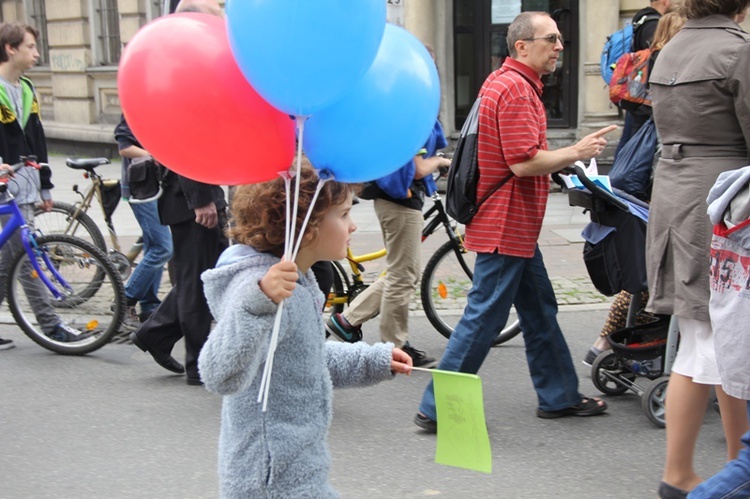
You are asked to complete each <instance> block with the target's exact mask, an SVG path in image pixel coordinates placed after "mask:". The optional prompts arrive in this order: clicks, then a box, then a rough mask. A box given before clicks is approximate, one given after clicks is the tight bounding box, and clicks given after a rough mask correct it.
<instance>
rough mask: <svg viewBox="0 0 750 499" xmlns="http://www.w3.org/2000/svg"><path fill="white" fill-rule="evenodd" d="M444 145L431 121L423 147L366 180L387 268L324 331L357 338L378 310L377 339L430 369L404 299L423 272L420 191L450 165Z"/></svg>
mask: <svg viewBox="0 0 750 499" xmlns="http://www.w3.org/2000/svg"><path fill="white" fill-rule="evenodd" d="M447 145H448V142H447V141H446V140H445V136H444V135H443V128H442V126H441V125H440V122H437V121H436V122H435V126H434V127H433V129H432V133H431V134H430V137H429V139H427V143H426V144H425V146H424V148H423V149H422V150H421V151H419V154H417V155H416V156H415V157H414V159H413V160H411V161H409V163H407V164H406V165H404V166H403V167H401V168H400V169H399V170H397V171H395V172H394V173H392V174H390V175H388V176H386V177H383V178H380V179H378V180H377V181H375V182H372V183H370V184H368V190H369V191H370V196H372V197H373V198H374V199H375V202H374V204H375V213H376V214H377V217H378V221H379V222H380V230H381V231H382V233H383V240H384V241H385V248H386V250H387V253H386V256H385V258H386V272H385V273H384V274H382V275H381V276H380V277H379V278H378V279H377V280H376V281H375V282H374V283H373V284H371V285H370V286H368V287H367V289H366V290H365V291H363V292H362V293H361V294H360V295H359V296H357V297H356V298H355V299H354V300H353V301H352V303H351V305H350V306H349V308H348V309H347V310H346V311H345V312H344V313H343V314H334V315H332V316H331V317H330V318H329V319H328V321H327V322H326V331H327V332H328V333H330V334H333V335H335V336H337V337H338V338H340V339H342V340H344V341H348V342H356V341H360V340H361V339H362V324H363V323H364V322H367V321H368V320H370V319H372V318H373V317H375V316H376V315H378V313H379V314H380V339H381V341H386V342H392V343H393V344H395V345H396V346H397V347H399V348H402V349H403V350H404V351H405V352H406V353H408V354H409V355H410V356H411V358H412V360H413V361H414V365H415V366H416V367H425V368H432V367H435V365H436V364H437V361H436V360H435V359H433V358H432V357H429V356H428V355H427V354H426V353H425V352H423V351H422V350H418V349H416V348H414V347H413V346H412V345H411V344H410V343H409V304H410V303H411V299H412V296H413V295H414V290H415V289H416V287H417V283H418V282H419V276H420V274H421V272H422V259H421V255H422V227H423V225H424V218H423V217H422V207H423V206H424V197H425V195H432V193H433V192H435V191H436V190H437V186H436V185H435V182H434V180H433V179H432V172H434V171H435V170H437V169H438V168H439V167H441V166H442V167H448V166H450V160H449V159H447V158H445V157H439V156H436V155H435V154H436V153H437V151H438V150H439V149H442V148H444V147H445V146H447Z"/></svg>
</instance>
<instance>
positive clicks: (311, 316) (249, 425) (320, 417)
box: [200, 167, 411, 498]
mask: <svg viewBox="0 0 750 499" xmlns="http://www.w3.org/2000/svg"><path fill="white" fill-rule="evenodd" d="M299 179H300V191H299V193H300V196H299V212H298V219H297V228H298V230H297V232H298V234H297V235H298V237H300V238H301V240H302V244H301V246H300V250H299V253H298V254H297V256H296V258H295V260H294V261H281V257H282V255H283V253H284V240H285V234H284V227H285V223H284V220H285V218H286V216H285V208H286V206H285V195H284V181H283V180H282V179H280V178H279V179H276V180H274V181H271V182H266V183H262V184H252V185H244V186H241V187H239V188H238V189H237V191H236V192H235V195H234V199H233V203H232V219H233V224H232V229H231V231H230V233H231V236H232V238H233V239H234V240H235V241H237V243H238V244H235V245H233V246H232V247H230V248H229V249H228V250H227V251H225V252H224V253H223V254H222V255H221V258H220V260H219V262H218V264H217V267H216V268H215V269H213V270H209V271H206V272H205V273H204V274H203V279H204V281H205V283H206V296H207V297H208V301H209V304H210V306H211V310H212V311H213V312H214V315H215V316H216V319H217V324H216V328H214V330H213V331H212V332H211V335H210V336H209V338H208V341H207V342H206V345H205V347H204V348H203V351H202V352H201V354H200V373H201V376H202V378H203V381H204V382H205V383H206V388H207V389H208V390H209V391H211V392H215V393H219V394H221V395H224V399H223V402H222V411H221V435H220V437H219V483H220V495H221V497H237V498H239V497H247V498H250V497H279V498H281V497H289V498H293V497H294V498H296V497H299V498H302V497H309V498H326V497H338V494H336V493H335V492H334V491H333V489H332V487H331V485H330V483H329V482H328V471H329V468H330V466H331V458H330V455H329V452H328V447H327V445H326V435H327V433H328V427H329V425H330V423H331V409H332V406H333V403H332V399H333V390H332V388H333V387H334V386H335V387H346V386H365V385H372V384H375V383H377V382H379V381H384V380H387V379H391V378H393V375H394V374H395V373H397V372H398V373H407V374H408V373H409V372H410V371H411V358H410V357H409V356H408V355H407V354H406V353H405V352H404V351H402V350H400V349H398V348H394V345H393V344H392V343H378V344H375V345H367V344H365V343H364V342H359V343H357V344H353V345H352V344H348V343H341V342H338V341H326V340H325V335H324V329H323V320H322V315H321V312H320V310H321V306H322V304H323V302H324V300H325V298H324V296H323V293H321V292H320V291H319V289H318V285H317V283H316V282H315V278H314V276H313V272H312V271H311V270H310V267H311V266H312V264H313V263H315V262H317V261H326V260H339V259H342V258H345V257H346V248H347V246H348V245H349V240H350V238H351V234H352V232H354V231H355V230H356V226H355V225H354V222H353V221H352V219H351V216H350V212H351V206H352V191H351V188H350V187H349V186H348V185H347V184H343V183H340V182H335V181H329V182H326V183H325V184H324V185H323V186H322V187H321V189H320V194H319V197H318V199H317V201H315V199H314V195H315V193H316V186H317V184H318V178H317V177H316V176H315V174H314V172H313V170H312V168H310V167H305V168H303V169H302V171H300V172H299ZM312 203H315V204H314V205H312ZM308 210H310V219H309V221H308V225H307V227H306V229H305V231H304V233H303V232H302V219H303V217H304V216H305V214H306V213H308ZM282 300H283V303H284V309H283V313H282V317H281V329H280V331H279V337H278V344H277V346H276V350H275V355H274V362H273V374H272V375H271V377H270V381H269V383H270V391H269V396H268V406H267V410H264V409H263V404H260V403H258V400H257V398H258V392H259V390H260V386H261V379H262V378H263V376H262V371H263V366H264V365H265V360H266V354H267V352H268V348H269V343H270V333H271V330H272V329H273V322H274V318H275V316H276V311H277V308H278V304H279V303H281V302H282Z"/></svg>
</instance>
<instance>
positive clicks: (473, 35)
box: [453, 0, 578, 129]
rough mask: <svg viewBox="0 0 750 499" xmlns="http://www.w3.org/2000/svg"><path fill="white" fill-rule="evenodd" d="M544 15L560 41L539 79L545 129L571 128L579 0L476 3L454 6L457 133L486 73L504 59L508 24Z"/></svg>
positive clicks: (485, 0) (457, 2)
mask: <svg viewBox="0 0 750 499" xmlns="http://www.w3.org/2000/svg"><path fill="white" fill-rule="evenodd" d="M525 11H543V12H548V13H549V14H550V15H551V16H552V18H553V19H554V20H555V21H556V22H557V25H558V27H559V28H560V32H561V33H562V34H563V37H564V38H565V51H564V52H563V53H561V55H560V59H559V60H558V68H557V70H556V71H555V72H554V73H552V74H549V75H545V76H544V77H543V78H542V82H543V83H544V92H543V96H542V101H543V102H544V106H545V108H546V109H547V124H548V126H549V127H550V128H569V127H573V126H575V121H576V114H575V111H576V109H577V102H576V98H577V94H576V92H577V78H576V68H577V52H576V50H575V47H576V45H577V44H576V43H575V42H576V41H577V39H578V23H577V19H578V0H477V1H462V0H454V2H453V23H454V25H453V47H454V61H455V102H456V114H455V123H454V125H455V127H456V129H460V128H461V126H462V125H463V123H464V121H465V120H466V115H467V114H468V112H469V110H470V109H471V105H472V104H473V103H474V99H476V95H477V93H478V92H479V89H480V88H481V86H482V83H483V82H484V80H485V78H486V77H487V75H488V74H489V73H490V72H492V71H494V70H495V69H497V68H499V67H500V66H501V65H502V64H503V61H505V58H506V57H507V56H508V47H507V44H506V41H505V39H506V36H507V34H508V26H509V25H510V23H511V22H512V21H513V19H514V18H515V17H516V15H518V14H519V13H520V12H525Z"/></svg>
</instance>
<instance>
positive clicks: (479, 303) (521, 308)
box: [419, 246, 581, 421]
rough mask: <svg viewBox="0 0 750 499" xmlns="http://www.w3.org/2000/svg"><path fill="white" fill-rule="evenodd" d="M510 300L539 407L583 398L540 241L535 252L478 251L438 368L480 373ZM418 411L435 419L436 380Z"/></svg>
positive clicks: (552, 407)
mask: <svg viewBox="0 0 750 499" xmlns="http://www.w3.org/2000/svg"><path fill="white" fill-rule="evenodd" d="M511 305H515V306H516V311H517V312H518V317H519V320H520V323H521V330H522V331H523V339H524V343H525V344H526V360H527V362H528V364H529V371H530V372H531V380H532V382H533V383H534V388H535V389H536V393H537V397H538V399H539V409H542V410H544V411H554V410H558V409H565V408H566V407H571V406H574V405H576V404H578V403H580V402H581V395H580V394H579V393H578V376H576V372H575V368H574V367H573V360H572V359H571V357H570V350H568V345H567V343H565V338H563V334H562V331H561V330H560V326H559V325H558V324H557V300H556V298H555V292H554V291H553V290H552V284H551V283H550V280H549V276H548V275H547V269H546V268H545V267H544V261H543V260H542V253H541V252H540V251H539V247H538V246H537V248H536V251H535V253H534V256H533V257H532V258H518V257H512V256H506V255H498V254H496V253H491V254H490V253H480V254H478V255H477V260H476V264H475V266H474V280H473V283H472V287H471V291H469V296H468V304H467V305H466V309H465V310H464V314H463V317H461V320H460V321H459V322H458V325H457V326H456V329H455V331H454V332H453V334H452V335H451V337H450V340H449V341H448V346H447V347H446V349H445V353H443V358H442V359H441V360H440V365H438V367H437V368H438V369H444V370H446V371H454V372H456V371H457V372H462V373H471V374H476V373H477V371H479V368H480V367H481V365H482V362H484V359H485V357H487V354H488V353H489V351H490V348H492V341H493V340H494V339H495V337H496V336H497V334H498V332H499V331H500V330H501V328H502V327H504V326H505V324H506V322H507V321H508V315H509V313H510V307H511ZM419 412H421V413H422V414H424V415H425V416H427V417H429V418H430V419H432V420H434V421H437V414H436V410H435V395H434V392H433V388H432V383H430V384H429V385H428V386H427V389H426V390H425V392H424V396H423V397H422V403H421V404H420V406H419Z"/></svg>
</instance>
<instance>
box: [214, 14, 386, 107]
mask: <svg viewBox="0 0 750 499" xmlns="http://www.w3.org/2000/svg"><path fill="white" fill-rule="evenodd" d="M226 13H227V29H228V35H229V43H230V45H231V47H232V54H233V55H234V59H235V61H236V62H237V65H238V66H239V67H240V70H242V74H244V75H245V78H246V79H247V81H248V82H249V83H250V85H252V86H253V88H254V89H255V90H256V91H257V92H258V93H259V94H260V95H262V96H263V97H264V98H265V99H266V100H267V101H268V102H269V103H271V105H273V106H274V107H276V108H277V109H279V110H281V111H283V112H285V113H287V114H292V115H295V116H309V115H311V114H314V113H315V112H317V111H319V110H320V109H323V108H325V107H326V106H328V105H330V104H332V103H333V102H335V101H336V100H338V99H339V98H341V97H342V96H343V95H344V94H345V93H346V92H347V91H348V90H349V89H351V88H352V86H353V85H354V84H355V83H356V82H357V81H358V80H359V79H360V78H361V77H362V75H363V74H364V73H365V71H367V68H368V67H370V64H371V63H372V61H373V59H374V58H375V54H376V53H377V51H378V46H379V45H380V41H381V39H382V37H383V31H384V29H385V15H386V5H385V1H384V0H315V1H313V0H229V1H228V2H227V8H226Z"/></svg>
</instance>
